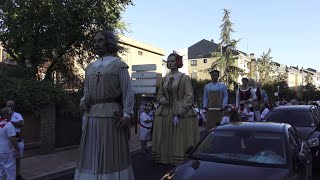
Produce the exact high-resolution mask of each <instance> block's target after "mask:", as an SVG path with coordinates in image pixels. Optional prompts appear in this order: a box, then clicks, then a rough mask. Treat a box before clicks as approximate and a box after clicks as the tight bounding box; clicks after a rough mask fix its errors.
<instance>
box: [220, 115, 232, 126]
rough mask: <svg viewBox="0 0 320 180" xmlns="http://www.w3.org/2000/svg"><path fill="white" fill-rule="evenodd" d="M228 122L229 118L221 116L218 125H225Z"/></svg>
mask: <svg viewBox="0 0 320 180" xmlns="http://www.w3.org/2000/svg"><path fill="white" fill-rule="evenodd" d="M229 122H230V118H229V117H228V116H223V118H222V119H221V122H220V124H221V125H223V124H227V123H229Z"/></svg>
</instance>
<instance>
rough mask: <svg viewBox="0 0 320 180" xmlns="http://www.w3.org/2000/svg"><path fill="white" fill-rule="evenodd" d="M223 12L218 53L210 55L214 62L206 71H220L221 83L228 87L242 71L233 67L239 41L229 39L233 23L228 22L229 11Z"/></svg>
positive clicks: (236, 57)
mask: <svg viewBox="0 0 320 180" xmlns="http://www.w3.org/2000/svg"><path fill="white" fill-rule="evenodd" d="M223 11H224V15H223V19H222V24H221V25H220V29H221V32H220V40H221V42H220V44H219V51H220V52H213V53H212V54H211V56H212V57H213V58H215V59H216V61H214V62H213V64H212V65H211V67H210V68H209V69H208V71H210V70H212V69H219V70H220V71H221V73H220V74H221V76H220V79H221V81H223V82H224V83H225V84H226V85H227V86H228V87H230V85H231V84H233V83H234V82H235V80H236V79H237V78H238V76H239V74H240V73H242V72H243V70H242V69H241V68H239V67H238V66H236V65H235V62H236V60H237V59H238V56H237V54H239V53H238V52H237V51H236V48H237V43H238V42H239V40H234V39H231V33H232V32H234V30H233V28H232V25H233V23H232V22H231V20H230V11H229V10H227V9H224V10H223Z"/></svg>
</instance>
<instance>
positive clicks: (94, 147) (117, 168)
mask: <svg viewBox="0 0 320 180" xmlns="http://www.w3.org/2000/svg"><path fill="white" fill-rule="evenodd" d="M74 179H75V180H91V179H94V180H119V179H120V180H134V175H133V171H132V166H131V157H130V151H129V144H128V134H127V132H126V131H125V130H124V129H123V128H119V127H117V126H116V122H115V120H113V119H112V118H100V117H88V118H84V119H83V125H82V137H81V142H80V149H79V159H78V162H77V167H76V171H75V176H74Z"/></svg>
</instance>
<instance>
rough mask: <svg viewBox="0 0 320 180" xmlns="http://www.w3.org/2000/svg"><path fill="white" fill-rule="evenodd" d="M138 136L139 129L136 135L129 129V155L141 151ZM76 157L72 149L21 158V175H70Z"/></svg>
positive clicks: (36, 177)
mask: <svg viewBox="0 0 320 180" xmlns="http://www.w3.org/2000/svg"><path fill="white" fill-rule="evenodd" d="M139 135H140V128H139V127H138V133H137V134H135V132H134V128H131V140H130V141H129V146H130V152H131V153H134V152H137V151H139V150H140V149H141V143H140V139H139ZM148 146H151V142H148ZM77 156H78V148H74V149H71V150H66V151H61V152H56V153H52V154H48V155H40V156H33V157H28V158H23V159H21V175H22V177H24V178H25V179H27V180H40V179H41V180H46V179H54V178H57V177H59V176H63V175H65V174H70V173H72V172H73V171H74V168H75V166H76V160H77Z"/></svg>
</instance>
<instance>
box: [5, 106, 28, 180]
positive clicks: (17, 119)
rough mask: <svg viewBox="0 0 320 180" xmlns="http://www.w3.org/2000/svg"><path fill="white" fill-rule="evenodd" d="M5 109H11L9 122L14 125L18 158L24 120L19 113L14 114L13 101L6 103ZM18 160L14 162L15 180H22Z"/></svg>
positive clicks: (22, 143)
mask: <svg viewBox="0 0 320 180" xmlns="http://www.w3.org/2000/svg"><path fill="white" fill-rule="evenodd" d="M6 107H7V108H11V110H12V111H13V114H12V115H11V118H10V122H11V123H12V124H13V125H14V127H15V131H16V134H17V135H16V139H17V142H18V147H19V153H20V158H22V157H23V151H24V140H23V138H22V135H21V129H22V128H23V126H24V119H23V117H22V115H21V114H20V113H17V112H15V111H14V110H15V102H14V101H13V100H8V101H7V103H6ZM20 158H18V159H17V160H16V162H17V163H16V165H17V169H16V170H17V173H16V175H17V179H23V178H22V177H21V175H20Z"/></svg>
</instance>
